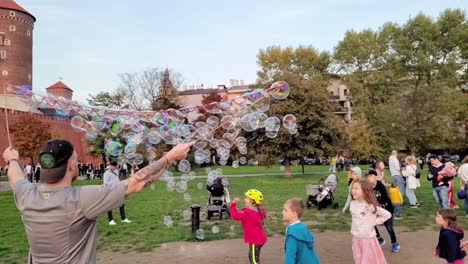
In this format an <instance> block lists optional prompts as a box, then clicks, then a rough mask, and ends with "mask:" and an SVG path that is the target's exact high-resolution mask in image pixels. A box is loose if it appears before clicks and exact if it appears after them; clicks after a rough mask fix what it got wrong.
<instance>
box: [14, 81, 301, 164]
mask: <svg viewBox="0 0 468 264" xmlns="http://www.w3.org/2000/svg"><path fill="white" fill-rule="evenodd" d="M8 90H9V91H10V92H12V93H14V94H17V95H19V96H21V97H23V98H27V99H29V100H30V101H31V102H33V103H35V104H37V105H38V107H40V108H48V109H52V110H53V111H55V116H56V118H57V119H60V120H70V123H71V126H72V127H73V128H74V129H75V130H76V131H78V132H84V133H85V137H86V139H87V140H88V141H95V140H97V139H98V138H99V136H101V137H104V152H105V154H106V155H108V156H112V157H116V159H117V160H118V162H119V163H128V164H131V165H140V164H141V163H143V162H144V160H147V161H148V162H151V161H152V160H154V159H155V158H156V156H157V151H156V148H157V145H158V144H161V143H165V144H168V145H175V144H178V143H184V142H185V143H187V142H194V141H195V144H194V146H195V148H196V152H195V162H196V163H197V164H202V163H210V162H213V161H214V162H216V163H218V164H220V165H226V164H227V162H228V160H229V157H230V155H231V152H232V149H233V148H235V149H237V151H238V152H239V153H240V154H241V155H246V154H247V140H246V139H245V138H244V137H242V136H240V133H241V131H242V130H244V131H248V132H250V131H254V130H256V129H262V128H264V129H265V131H266V134H267V136H268V137H270V138H274V137H276V136H277V133H278V130H279V129H280V126H281V122H280V119H279V118H277V117H268V115H267V114H266V113H265V112H266V111H267V110H268V109H269V107H270V102H271V98H274V99H279V100H281V99H284V98H286V97H287V96H288V95H289V93H290V87H289V84H288V83H286V82H284V81H278V82H275V83H273V84H272V85H271V86H270V88H267V89H260V88H257V89H254V90H252V91H249V92H246V93H244V94H243V95H241V96H239V97H236V98H233V99H230V100H226V101H222V102H213V103H210V104H207V105H199V106H186V107H183V108H181V109H167V110H164V111H159V112H154V111H135V110H127V109H125V110H122V109H106V108H100V107H91V106H87V105H83V104H80V103H78V102H76V101H71V100H67V99H64V98H61V97H55V96H53V95H51V94H47V95H45V96H44V95H40V94H37V93H35V92H32V91H31V90H30V89H26V88H24V87H17V86H11V85H9V86H8ZM200 111H203V112H207V113H210V114H212V116H209V117H208V118H207V119H206V121H205V122H191V121H190V120H192V119H193V117H194V116H198V114H199V112H200ZM283 126H284V127H285V128H287V129H288V130H289V131H290V132H291V133H292V134H293V132H294V133H295V132H297V126H296V123H295V118H294V116H292V115H287V116H285V117H284V118H283ZM218 129H220V130H222V131H223V132H222V133H214V130H218ZM215 135H221V136H215ZM213 155H214V156H215V157H214V158H212V156H213ZM246 163H247V160H246V159H245V158H243V159H241V160H235V161H234V162H233V167H238V166H239V164H241V165H242V164H246ZM178 167H179V170H180V171H182V172H184V173H188V172H189V171H190V163H188V162H184V163H179V166H178Z"/></svg>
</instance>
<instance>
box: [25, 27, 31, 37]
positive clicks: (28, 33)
mask: <svg viewBox="0 0 468 264" xmlns="http://www.w3.org/2000/svg"><path fill="white" fill-rule="evenodd" d="M26 35H28V37H30V36H31V30H29V29H28V30H26Z"/></svg>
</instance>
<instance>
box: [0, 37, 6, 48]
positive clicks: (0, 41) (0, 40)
mask: <svg viewBox="0 0 468 264" xmlns="http://www.w3.org/2000/svg"><path fill="white" fill-rule="evenodd" d="M4 40H5V35H3V34H0V46H3V42H4Z"/></svg>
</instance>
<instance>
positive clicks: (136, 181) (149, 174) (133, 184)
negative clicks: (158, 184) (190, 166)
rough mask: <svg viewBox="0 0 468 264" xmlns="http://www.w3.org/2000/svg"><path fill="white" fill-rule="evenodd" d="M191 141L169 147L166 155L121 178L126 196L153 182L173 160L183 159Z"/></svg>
mask: <svg viewBox="0 0 468 264" xmlns="http://www.w3.org/2000/svg"><path fill="white" fill-rule="evenodd" d="M191 146H192V143H186V144H179V145H177V146H175V147H174V148H173V149H171V150H170V151H169V152H168V153H167V154H166V155H164V156H163V157H162V158H160V159H159V160H157V161H156V162H153V163H151V164H150V165H148V166H146V167H144V168H142V169H141V170H139V171H138V172H136V173H135V174H134V175H132V176H131V177H130V178H128V179H126V180H123V181H122V182H123V183H124V184H125V187H126V191H125V194H126V195H127V196H129V195H132V194H134V193H137V192H140V191H142V190H143V189H144V188H145V187H146V186H149V185H150V184H152V183H153V182H155V181H156V180H157V179H158V178H159V177H160V176H161V174H163V172H164V171H165V170H166V169H168V168H169V167H170V165H171V164H172V163H173V162H174V161H175V160H182V159H185V157H186V156H187V153H188V151H189V150H190V147H191Z"/></svg>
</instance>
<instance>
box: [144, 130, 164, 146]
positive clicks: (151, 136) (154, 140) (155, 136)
mask: <svg viewBox="0 0 468 264" xmlns="http://www.w3.org/2000/svg"><path fill="white" fill-rule="evenodd" d="M147 137H148V142H150V143H151V144H154V145H156V144H159V142H161V137H160V136H159V133H158V132H157V131H151V132H149V133H148V136H147Z"/></svg>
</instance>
